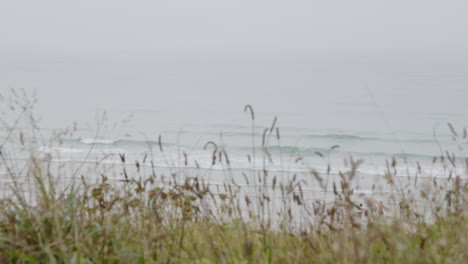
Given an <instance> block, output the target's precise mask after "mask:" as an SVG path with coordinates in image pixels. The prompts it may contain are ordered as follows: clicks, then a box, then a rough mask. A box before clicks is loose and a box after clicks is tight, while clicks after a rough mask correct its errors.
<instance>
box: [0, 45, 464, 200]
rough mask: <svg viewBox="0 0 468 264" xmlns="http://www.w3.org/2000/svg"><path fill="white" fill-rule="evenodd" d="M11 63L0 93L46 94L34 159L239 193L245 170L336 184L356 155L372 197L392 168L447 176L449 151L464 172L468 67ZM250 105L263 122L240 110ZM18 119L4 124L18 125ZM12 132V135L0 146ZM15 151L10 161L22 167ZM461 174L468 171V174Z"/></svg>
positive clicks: (26, 57) (3, 70)
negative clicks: (134, 168)
mask: <svg viewBox="0 0 468 264" xmlns="http://www.w3.org/2000/svg"><path fill="white" fill-rule="evenodd" d="M3 58H4V59H2V60H1V61H0V91H1V93H2V95H3V96H4V97H7V95H8V93H9V89H10V88H14V89H25V90H26V91H27V93H29V94H30V95H31V94H33V93H36V94H37V98H38V102H37V104H36V105H35V110H34V111H35V114H36V116H37V117H39V119H40V121H39V127H40V130H41V132H42V136H43V138H45V140H44V142H42V143H38V144H37V146H36V148H35V150H34V151H36V153H38V154H39V155H51V156H52V157H53V158H52V160H53V162H58V163H65V164H70V166H75V167H77V166H79V165H77V164H82V163H87V164H95V163H102V164H107V165H115V166H117V167H118V166H120V165H121V164H122V160H121V155H122V154H125V157H126V163H128V164H135V161H139V163H140V164H142V166H147V167H149V166H153V167H155V168H161V169H174V170H180V169H183V168H187V169H194V168H200V169H202V170H213V171H223V170H229V171H232V172H234V175H236V174H235V172H236V171H238V172H239V173H238V175H237V176H234V177H238V178H237V179H238V181H241V180H240V179H243V178H242V176H240V174H241V173H240V172H242V171H249V170H252V169H258V170H262V169H263V168H264V167H265V168H267V169H268V170H269V171H273V172H281V173H286V174H288V175H289V174H295V173H303V172H306V173H307V172H309V171H311V170H315V171H318V172H320V173H327V172H328V170H330V173H331V174H335V175H337V173H338V172H340V171H346V170H347V169H349V163H348V162H349V159H350V157H353V159H354V160H359V159H362V160H363V161H364V162H363V163H362V164H361V165H360V166H359V168H358V172H359V173H360V174H359V175H360V176H359V177H358V178H359V179H360V180H359V179H358V181H357V183H356V189H357V190H360V191H361V192H364V193H366V192H371V191H372V190H373V186H374V184H375V183H376V182H378V181H383V177H384V174H385V172H386V171H387V169H388V164H389V162H391V160H392V159H393V158H394V159H395V160H396V162H397V164H398V173H397V176H402V177H413V176H414V175H416V172H417V171H418V169H419V168H421V169H420V171H421V170H422V173H419V174H418V175H419V176H422V177H448V175H447V169H446V168H443V166H438V165H434V163H433V160H434V157H439V158H440V157H441V156H446V155H447V153H449V154H450V155H452V153H453V154H455V156H456V157H459V158H458V159H457V160H456V162H457V164H461V163H462V162H464V160H463V159H461V158H464V157H466V150H465V149H464V148H465V146H466V143H467V139H466V138H463V128H464V127H466V126H467V114H468V74H466V73H467V72H468V71H467V69H468V65H467V64H466V62H465V63H463V62H453V61H444V60H443V59H434V61H431V62H430V63H428V62H426V61H423V60H417V59H412V58H405V59H401V58H400V59H395V60H392V59H391V58H387V59H364V58H359V57H353V58H346V59H340V58H339V57H336V58H333V56H331V57H330V56H329V57H327V56H322V57H317V56H315V57H313V56H307V54H294V55H286V54H284V55H281V54H275V55H272V54H257V55H248V54H239V55H236V56H233V55H231V56H230V55H219V56H215V55H213V54H211V55H192V56H182V55H180V56H177V55H165V54H159V55H158V54H128V53H127V54H118V53H109V54H86V53H84V54H69V53H67V54H59V53H55V54H19V53H17V54H4V55H3ZM247 104H249V105H251V106H252V108H253V110H254V120H253V122H252V118H251V113H250V112H249V111H244V110H245V106H246V105H247ZM16 114H19V113H18V112H17V113H16ZM16 114H4V115H3V119H4V120H9V121H10V124H11V121H13V120H14V119H15V118H16V116H17V115H16ZM275 118H276V121H275V127H274V129H271V127H272V125H273V122H274V120H275ZM448 123H450V124H452V126H453V127H454V129H455V132H456V133H457V136H458V138H457V139H456V140H455V139H454V137H453V132H452V131H451V129H450V128H449V126H448ZM71 127H75V128H76V130H75V132H74V133H73V134H68V135H66V136H64V138H63V142H62V143H61V144H57V143H53V144H51V143H47V139H48V138H50V137H52V135H53V134H54V133H56V132H57V131H59V130H61V129H65V128H71ZM276 128H278V131H279V135H278V133H277V130H276ZM264 133H265V136H264ZM7 134H8V132H7V130H6V129H5V126H3V127H2V130H1V138H2V139H5V138H6V137H7ZM264 137H265V139H264ZM210 141H212V142H214V143H216V145H217V147H218V149H219V150H222V149H224V150H225V151H226V153H227V154H228V157H229V164H228V165H227V164H226V162H224V163H223V162H216V163H215V164H214V165H213V162H212V153H213V149H214V148H213V145H211V144H209V145H207V142H210ZM160 142H161V144H160ZM11 144H13V143H11ZM12 146H13V145H10V148H11V147H12ZM160 146H161V147H162V148H163V153H161V150H160ZM5 148H6V147H5ZM446 150H447V151H448V152H446ZM11 153H12V154H11V158H12V159H15V158H17V159H24V158H25V157H26V156H24V155H25V154H24V153H17V154H14V151H12V152H11ZM15 155H16V156H15ZM329 168H330V169H329ZM458 168H459V169H460V173H461V171H463V169H462V168H463V166H459V167H458ZM3 169H4V168H3ZM2 173H6V172H5V171H2ZM461 174H463V173H461ZM115 177H117V178H118V177H122V175H121V174H118V173H117V174H116V175H115ZM210 180H211V181H213V182H218V181H217V180H216V179H213V178H210ZM309 187H310V188H311V189H313V188H316V187H317V186H309Z"/></svg>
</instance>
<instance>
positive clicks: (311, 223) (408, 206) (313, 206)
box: [0, 94, 468, 263]
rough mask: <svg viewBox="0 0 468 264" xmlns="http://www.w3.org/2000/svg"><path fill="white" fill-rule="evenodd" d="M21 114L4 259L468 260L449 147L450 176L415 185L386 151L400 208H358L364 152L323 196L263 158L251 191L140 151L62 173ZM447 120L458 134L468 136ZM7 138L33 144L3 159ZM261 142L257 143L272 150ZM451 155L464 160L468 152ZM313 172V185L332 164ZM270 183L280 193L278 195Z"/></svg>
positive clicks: (461, 188)
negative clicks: (100, 168)
mask: <svg viewBox="0 0 468 264" xmlns="http://www.w3.org/2000/svg"><path fill="white" fill-rule="evenodd" d="M12 97H13V98H16V100H15V99H14V100H12V104H14V105H16V109H13V108H12V109H13V110H12V111H16V112H17V111H18V110H17V109H19V111H20V114H19V115H18V116H19V117H20V118H21V119H24V120H27V122H28V123H29V124H31V126H30V127H28V128H26V129H27V131H37V130H38V128H37V126H36V125H35V124H34V123H35V118H34V116H33V114H32V113H33V110H32V105H33V102H32V101H30V100H26V99H24V100H20V99H19V98H20V96H17V95H15V94H14V95H12ZM246 110H248V111H250V112H251V118H252V121H253V120H254V114H253V110H252V109H251V108H250V107H247V108H246ZM20 118H18V120H19V119H20ZM275 123H276V121H274V122H273V125H272V126H271V127H270V128H268V129H265V131H264V134H263V140H262V141H263V143H262V145H265V144H266V142H268V140H265V139H266V138H267V137H268V136H269V135H270V136H271V135H273V136H274V133H275ZM17 124H18V122H16V121H15V120H13V122H10V123H8V124H7V125H5V126H6V127H7V128H9V129H10V132H11V133H9V135H8V138H7V140H5V142H3V143H2V145H1V149H0V150H1V152H0V160H1V163H0V167H1V168H2V169H4V170H5V171H6V172H7V174H8V175H7V176H8V177H9V179H10V180H11V181H9V183H8V184H7V185H8V188H3V189H2V191H3V194H2V198H1V200H0V263H468V252H467V251H466V245H467V244H468V217H467V215H466V212H467V209H468V201H467V199H468V184H467V183H466V182H465V181H464V179H465V178H466V175H462V174H460V172H459V170H456V169H457V168H458V167H459V166H460V165H459V164H460V163H459V162H458V163H457V160H456V159H455V156H454V155H452V154H450V153H448V152H447V153H445V154H444V155H441V156H440V157H437V158H435V160H434V162H437V164H439V166H441V167H443V168H444V169H445V171H446V172H447V174H449V175H448V177H446V178H444V179H435V178H431V177H428V178H427V180H425V181H424V182H423V183H416V181H411V182H413V185H414V186H413V187H414V188H412V189H411V190H412V193H411V194H408V193H407V192H406V191H405V190H401V187H398V185H397V184H396V180H395V176H396V175H395V174H396V170H394V168H395V167H396V166H397V164H396V161H395V160H393V161H389V164H388V171H387V173H386V184H388V185H389V186H390V187H391V189H392V190H394V194H395V196H392V197H390V198H389V199H394V200H395V201H396V202H397V203H398V202H400V209H399V212H394V211H392V210H391V209H390V208H386V209H385V211H382V210H379V209H377V208H378V207H377V206H376V205H377V204H378V201H373V200H372V199H367V200H366V201H365V202H366V208H368V209H367V210H366V211H365V212H364V211H363V210H361V209H362V208H361V206H360V205H358V204H356V202H355V201H356V195H355V194H354V193H353V189H352V187H351V186H352V185H351V183H352V182H353V180H354V178H355V175H356V170H357V168H358V167H359V165H360V161H353V160H352V159H351V158H350V159H349V170H347V171H343V172H340V174H339V177H340V180H339V181H338V182H336V183H334V185H333V190H334V199H333V200H332V201H329V202H324V201H320V200H317V201H313V202H311V201H307V200H306V199H304V195H303V191H302V188H303V183H302V182H301V181H299V180H296V179H295V178H293V179H291V180H290V181H289V182H280V181H279V180H278V179H277V177H276V175H275V174H274V173H273V172H271V171H268V168H267V167H264V168H261V169H258V170H252V171H251V175H245V177H246V178H249V177H250V184H252V185H253V186H257V187H255V193H254V195H253V194H251V193H250V194H249V193H246V192H243V191H242V187H239V186H237V185H236V184H235V183H234V182H226V183H225V185H224V186H223V188H221V189H216V188H214V187H213V186H211V185H210V184H209V183H206V182H203V180H198V179H197V178H196V177H189V178H187V177H184V178H181V177H180V176H181V175H177V173H176V172H174V173H173V174H172V175H171V176H169V177H167V176H166V177H164V175H162V173H161V172H159V171H158V169H157V168H154V167H152V168H151V170H150V171H149V172H148V173H144V172H142V171H143V169H142V165H141V164H143V163H145V162H144V161H136V162H135V164H134V169H133V170H131V171H130V170H129V168H128V166H125V164H128V161H126V157H125V155H123V154H122V155H121V156H120V158H121V161H122V164H123V166H122V167H121V168H120V170H121V173H122V175H123V176H122V178H121V179H120V180H118V181H113V180H109V179H110V177H107V175H105V174H100V175H98V176H99V180H98V181H90V180H88V179H87V176H88V175H83V174H82V173H74V175H68V176H70V177H69V179H71V180H70V181H69V182H67V183H64V182H63V181H60V180H59V179H60V178H61V177H62V178H63V176H64V175H57V172H56V171H55V170H53V169H51V168H52V166H51V163H52V161H51V157H42V156H39V155H38V154H37V152H35V149H37V146H34V144H35V143H34V142H35V140H33V138H34V135H35V133H34V132H29V134H28V135H27V136H26V135H25V133H24V131H21V130H20V129H19V128H18V126H17ZM450 129H451V130H452V132H453V134H454V139H461V140H465V139H466V132H464V133H463V132H462V133H457V132H456V131H455V129H453V127H452V126H450ZM61 135H62V134H57V135H56V138H55V139H54V140H55V141H60V138H61ZM277 137H278V139H279V133H278V134H277ZM13 140H17V141H18V143H19V144H20V145H21V146H23V147H22V148H24V151H27V152H28V153H29V155H28V158H26V160H24V161H22V162H23V163H22V164H23V166H18V165H17V164H15V163H14V161H12V160H11V159H9V156H8V155H9V154H8V153H9V150H8V148H7V146H8V144H9V143H11V141H13ZM210 145H212V147H213V148H214V151H213V163H217V162H218V163H224V164H225V165H226V167H227V168H229V158H228V154H227V153H226V152H225V151H224V150H222V149H218V147H217V145H216V144H215V143H214V142H211V143H209V144H208V145H207V148H208V147H210ZM12 146H14V145H13V144H12ZM159 148H160V149H159V151H161V152H164V149H163V147H162V145H160V146H159ZM263 149H264V150H263V151H262V153H257V155H262V156H263V157H264V159H268V158H269V157H270V156H269V153H268V151H267V150H266V148H263ZM253 155H255V153H253ZM145 159H146V157H145ZM458 161H463V162H464V163H466V168H465V169H467V168H468V159H464V160H463V159H460V158H458ZM462 164H463V163H462ZM457 166H458V167H457ZM419 173H421V172H419ZM309 174H310V177H311V178H313V179H315V181H316V182H317V184H319V185H324V181H325V179H326V177H328V176H329V175H328V173H325V174H320V173H317V172H315V171H310V172H309ZM66 176H67V175H66ZM93 176H96V175H93ZM415 176H416V178H417V176H418V175H415ZM167 178H169V180H168V179H167ZM412 179H413V178H412ZM323 188H326V186H323ZM272 190H278V192H279V193H281V195H280V197H279V198H277V199H276V200H275V199H273V197H272ZM278 200H279V201H280V202H279V204H280V206H276V207H273V206H272V204H273V203H274V202H275V201H278ZM421 203H423V204H424V206H421ZM421 208H424V209H421Z"/></svg>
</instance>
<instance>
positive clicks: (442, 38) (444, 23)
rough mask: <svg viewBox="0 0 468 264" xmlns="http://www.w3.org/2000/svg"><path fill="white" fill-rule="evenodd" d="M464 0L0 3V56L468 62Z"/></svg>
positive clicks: (467, 6)
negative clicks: (290, 56) (279, 56)
mask: <svg viewBox="0 0 468 264" xmlns="http://www.w3.org/2000/svg"><path fill="white" fill-rule="evenodd" d="M467 14H468V1H466V0H459V1H456V0H445V1H441V0H437V1H434V0H391V1H390V0H389V1H383V0H327V1H314V0H308V1H284V0H283V1H277V0H265V1H256V0H235V1H223V0H152V1H141V0H137V1H122V0H106V1H97V0H92V1H90V0H80V1H63V0H53V1H52V0H42V1H32V0H31V1H23V0H2V2H1V7H0V35H1V38H0V39H1V40H0V51H1V52H2V53H17V52H20V53H21V52H28V53H29V52H33V53H34V52H51V51H53V52H65V53H73V52H114V51H123V52H130V53H131V52H154V53H169V54H171V53H175V54H219V53H225V54H238V53H257V54H258V53H266V54H269V53H298V54H310V55H314V56H315V55H317V56H319V55H323V54H328V55H330V56H333V55H336V56H367V55H369V56H374V57H379V56H402V57H404V56H407V55H409V54H412V55H415V56H421V57H427V56H432V57H443V58H452V59H460V60H466V59H467V58H468V48H467V47H468V15H467Z"/></svg>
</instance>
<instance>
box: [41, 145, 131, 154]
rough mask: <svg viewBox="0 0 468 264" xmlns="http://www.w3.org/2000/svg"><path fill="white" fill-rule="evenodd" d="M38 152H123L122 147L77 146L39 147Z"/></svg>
mask: <svg viewBox="0 0 468 264" xmlns="http://www.w3.org/2000/svg"><path fill="white" fill-rule="evenodd" d="M39 152H43V153H54V154H86V153H92V154H121V153H125V151H124V150H123V149H120V148H111V149H78V148H66V147H40V148H39Z"/></svg>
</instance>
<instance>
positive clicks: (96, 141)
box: [80, 138, 117, 145]
mask: <svg viewBox="0 0 468 264" xmlns="http://www.w3.org/2000/svg"><path fill="white" fill-rule="evenodd" d="M80 142H81V143H83V144H87V145H92V144H105V145H110V144H114V143H115V142H117V139H99V138H83V139H81V140H80Z"/></svg>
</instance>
